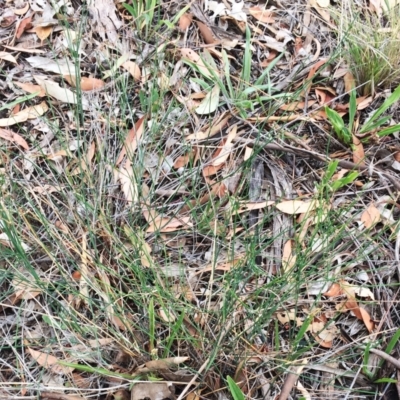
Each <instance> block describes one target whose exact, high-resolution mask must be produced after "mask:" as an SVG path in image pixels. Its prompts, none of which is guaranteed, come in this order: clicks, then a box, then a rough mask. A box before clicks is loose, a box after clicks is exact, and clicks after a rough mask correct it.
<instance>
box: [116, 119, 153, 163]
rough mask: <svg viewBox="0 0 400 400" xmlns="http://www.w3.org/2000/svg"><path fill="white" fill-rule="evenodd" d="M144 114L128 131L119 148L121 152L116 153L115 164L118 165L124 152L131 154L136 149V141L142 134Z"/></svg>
mask: <svg viewBox="0 0 400 400" xmlns="http://www.w3.org/2000/svg"><path fill="white" fill-rule="evenodd" d="M145 118H146V116H145V115H143V117H142V118H139V119H138V120H137V121H136V123H135V126H134V127H133V128H132V129H131V130H130V131H129V132H128V134H127V136H126V139H125V142H124V146H123V148H122V150H121V152H120V153H119V155H118V158H117V161H116V163H115V164H116V165H119V164H120V163H121V161H122V160H123V159H124V157H125V154H128V156H130V157H131V156H132V155H133V153H134V152H135V150H136V149H137V146H138V142H139V140H140V138H141V136H142V133H143V130H144V120H145Z"/></svg>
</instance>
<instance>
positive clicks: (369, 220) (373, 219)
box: [361, 203, 381, 229]
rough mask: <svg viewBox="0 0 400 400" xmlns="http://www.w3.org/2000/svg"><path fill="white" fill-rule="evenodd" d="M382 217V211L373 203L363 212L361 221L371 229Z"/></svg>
mask: <svg viewBox="0 0 400 400" xmlns="http://www.w3.org/2000/svg"><path fill="white" fill-rule="evenodd" d="M380 219H381V213H380V211H379V210H378V209H377V208H376V207H375V205H374V203H371V204H370V205H369V206H368V208H367V209H366V210H365V211H364V212H363V213H362V214H361V222H363V223H364V226H365V227H366V228H367V229H369V228H371V226H373V225H375V224H377V223H378V222H379V221H380Z"/></svg>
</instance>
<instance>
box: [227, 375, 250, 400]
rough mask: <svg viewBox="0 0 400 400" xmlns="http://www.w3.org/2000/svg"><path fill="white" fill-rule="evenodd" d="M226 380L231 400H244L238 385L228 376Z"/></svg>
mask: <svg viewBox="0 0 400 400" xmlns="http://www.w3.org/2000/svg"><path fill="white" fill-rule="evenodd" d="M226 380H227V382H228V386H229V390H230V392H231V395H232V397H233V400H245V396H244V394H243V392H242V390H241V389H240V387H239V386H238V384H237V383H236V382H235V381H234V380H233V379H232V378H231V377H230V376H228V377H227V378H226Z"/></svg>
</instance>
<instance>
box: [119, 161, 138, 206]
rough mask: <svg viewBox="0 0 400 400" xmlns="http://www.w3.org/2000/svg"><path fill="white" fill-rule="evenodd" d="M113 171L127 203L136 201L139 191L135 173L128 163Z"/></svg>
mask: <svg viewBox="0 0 400 400" xmlns="http://www.w3.org/2000/svg"><path fill="white" fill-rule="evenodd" d="M127 164H128V165H125V166H124V167H121V168H120V169H119V170H118V171H116V172H115V180H116V181H119V182H120V184H121V190H122V192H123V193H124V195H125V200H126V201H127V202H129V203H137V201H138V200H139V193H138V189H137V183H136V179H135V175H134V172H133V169H132V166H131V164H130V163H127Z"/></svg>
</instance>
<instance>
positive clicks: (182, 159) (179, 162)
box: [174, 153, 193, 169]
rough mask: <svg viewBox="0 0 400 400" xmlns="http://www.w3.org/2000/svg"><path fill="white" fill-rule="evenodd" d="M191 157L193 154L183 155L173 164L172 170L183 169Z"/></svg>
mask: <svg viewBox="0 0 400 400" xmlns="http://www.w3.org/2000/svg"><path fill="white" fill-rule="evenodd" d="M192 157H193V153H189V154H185V155H184V156H180V157H178V158H177V159H176V160H175V162H174V168H176V169H178V168H182V167H185V166H186V165H187V164H188V163H189V161H190V160H191V158H192Z"/></svg>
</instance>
